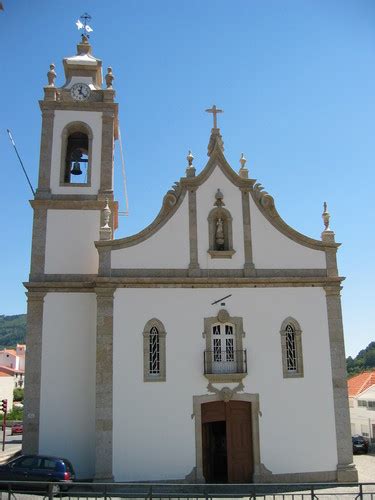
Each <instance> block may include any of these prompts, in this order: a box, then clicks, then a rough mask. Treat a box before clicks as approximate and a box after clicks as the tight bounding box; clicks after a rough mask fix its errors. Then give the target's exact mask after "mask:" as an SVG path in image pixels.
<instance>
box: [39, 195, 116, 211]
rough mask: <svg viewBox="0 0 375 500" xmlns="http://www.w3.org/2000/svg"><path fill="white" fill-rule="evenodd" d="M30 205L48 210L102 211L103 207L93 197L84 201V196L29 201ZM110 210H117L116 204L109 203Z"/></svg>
mask: <svg viewBox="0 0 375 500" xmlns="http://www.w3.org/2000/svg"><path fill="white" fill-rule="evenodd" d="M30 205H31V206H32V207H33V208H48V209H50V210H103V208H104V207H105V201H104V200H98V199H97V196H96V195H95V196H94V197H93V199H91V198H88V199H85V197H84V195H83V196H81V197H80V195H72V197H71V198H69V197H68V196H65V197H64V199H59V198H47V199H46V198H43V199H35V200H30ZM110 207H111V210H115V211H116V210H117V209H118V202H117V201H111V202H110Z"/></svg>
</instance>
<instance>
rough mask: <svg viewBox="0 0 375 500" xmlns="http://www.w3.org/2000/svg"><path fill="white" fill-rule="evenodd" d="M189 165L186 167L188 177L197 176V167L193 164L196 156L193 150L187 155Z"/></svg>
mask: <svg viewBox="0 0 375 500" xmlns="http://www.w3.org/2000/svg"><path fill="white" fill-rule="evenodd" d="M186 159H187V161H188V166H187V168H186V177H195V167H194V165H193V160H194V156H193V155H192V153H191V151H189V153H188V155H187V157H186Z"/></svg>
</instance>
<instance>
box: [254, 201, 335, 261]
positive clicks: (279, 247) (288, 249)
mask: <svg viewBox="0 0 375 500" xmlns="http://www.w3.org/2000/svg"><path fill="white" fill-rule="evenodd" d="M250 213H251V239H252V246H253V260H254V265H255V267H256V268H257V269H298V268H301V269H324V268H325V267H326V258H325V252H324V251H320V250H313V249H312V248H308V247H306V246H304V245H300V244H299V243H296V242H295V241H293V240H291V239H290V238H288V237H287V236H285V235H284V234H282V233H281V232H280V231H279V230H278V229H276V228H275V227H274V226H273V225H272V224H271V223H270V222H269V221H268V220H267V219H266V218H265V217H264V215H263V214H262V213H261V212H260V210H259V209H258V207H257V206H256V204H255V203H254V201H253V199H252V198H251V197H250Z"/></svg>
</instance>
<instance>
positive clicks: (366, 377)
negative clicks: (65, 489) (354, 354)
mask: <svg viewBox="0 0 375 500" xmlns="http://www.w3.org/2000/svg"><path fill="white" fill-rule="evenodd" d="M372 385H375V370H372V371H367V372H363V373H360V374H359V375H355V376H354V377H352V378H350V379H349V380H348V394H349V397H355V396H358V395H359V394H361V393H362V392H363V391H365V390H366V389H368V388H369V387H371V386H372Z"/></svg>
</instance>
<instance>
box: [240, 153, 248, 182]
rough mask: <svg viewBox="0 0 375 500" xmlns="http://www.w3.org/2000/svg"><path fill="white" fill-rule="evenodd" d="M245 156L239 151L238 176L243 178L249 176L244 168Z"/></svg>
mask: <svg viewBox="0 0 375 500" xmlns="http://www.w3.org/2000/svg"><path fill="white" fill-rule="evenodd" d="M246 162H247V160H246V158H245V156H244V154H243V153H241V158H240V164H241V168H240V171H239V175H240V177H243V178H244V179H247V178H248V177H249V170H248V169H247V168H246Z"/></svg>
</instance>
